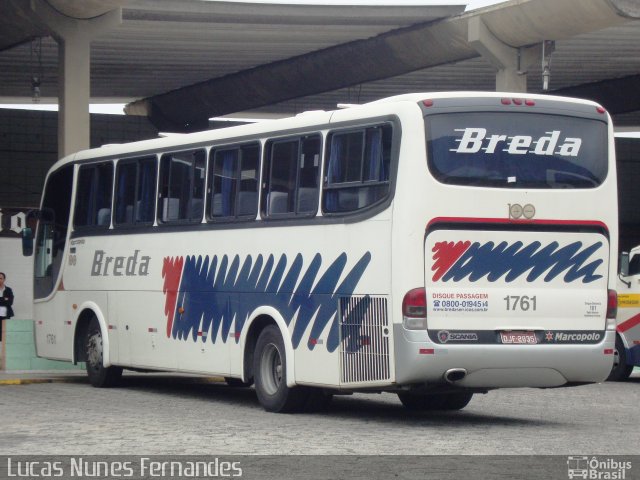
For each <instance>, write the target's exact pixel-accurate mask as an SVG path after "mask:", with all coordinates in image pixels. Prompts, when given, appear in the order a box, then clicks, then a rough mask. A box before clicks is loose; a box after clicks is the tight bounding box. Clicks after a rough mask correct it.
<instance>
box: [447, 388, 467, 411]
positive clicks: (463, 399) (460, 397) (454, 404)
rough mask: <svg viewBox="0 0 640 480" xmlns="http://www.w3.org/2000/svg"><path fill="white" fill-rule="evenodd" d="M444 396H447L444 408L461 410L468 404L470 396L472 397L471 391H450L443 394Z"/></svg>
mask: <svg viewBox="0 0 640 480" xmlns="http://www.w3.org/2000/svg"><path fill="white" fill-rule="evenodd" d="M445 397H447V398H446V400H445V402H444V410H462V409H463V408H464V407H466V406H467V405H469V402H470V401H471V398H473V393H470V392H460V393H450V394H448V395H445Z"/></svg>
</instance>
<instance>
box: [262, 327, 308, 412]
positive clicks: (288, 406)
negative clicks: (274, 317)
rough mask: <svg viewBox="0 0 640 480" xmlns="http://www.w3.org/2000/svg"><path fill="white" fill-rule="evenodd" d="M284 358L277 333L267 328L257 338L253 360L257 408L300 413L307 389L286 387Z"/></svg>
mask: <svg viewBox="0 0 640 480" xmlns="http://www.w3.org/2000/svg"><path fill="white" fill-rule="evenodd" d="M286 371H287V358H286V354H285V349H284V341H283V340H282V335H280V330H279V329H278V327H276V326H275V325H269V326H267V327H266V328H265V329H264V330H262V332H261V333H260V336H259V337H258V341H257V343H256V349H255V354H254V356H253V375H254V382H255V387H256V394H257V395H258V401H259V402H260V405H262V407H263V408H264V409H265V410H267V411H268V412H277V413H287V412H296V411H300V410H302V408H303V407H304V405H305V402H306V401H307V399H308V397H309V391H308V389H305V388H303V387H293V388H289V387H287V382H286V377H285V375H286Z"/></svg>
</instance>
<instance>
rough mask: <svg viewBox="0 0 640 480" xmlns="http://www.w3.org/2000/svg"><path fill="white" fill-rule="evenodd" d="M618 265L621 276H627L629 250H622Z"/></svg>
mask: <svg viewBox="0 0 640 480" xmlns="http://www.w3.org/2000/svg"><path fill="white" fill-rule="evenodd" d="M618 265H620V275H622V276H623V277H628V276H629V252H622V253H621V254H620V259H619V260H618Z"/></svg>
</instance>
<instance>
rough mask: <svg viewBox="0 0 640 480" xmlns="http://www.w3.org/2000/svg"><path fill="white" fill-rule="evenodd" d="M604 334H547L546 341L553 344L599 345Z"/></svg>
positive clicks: (595, 332)
mask: <svg viewBox="0 0 640 480" xmlns="http://www.w3.org/2000/svg"><path fill="white" fill-rule="evenodd" d="M601 338H602V332H597V331H594V332H547V333H546V334H545V340H546V341H547V342H553V343H598V342H599V341H600V339H601Z"/></svg>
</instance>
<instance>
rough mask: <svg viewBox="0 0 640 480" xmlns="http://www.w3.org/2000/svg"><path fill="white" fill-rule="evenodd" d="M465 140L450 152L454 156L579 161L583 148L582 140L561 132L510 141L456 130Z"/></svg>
mask: <svg viewBox="0 0 640 480" xmlns="http://www.w3.org/2000/svg"><path fill="white" fill-rule="evenodd" d="M455 131H456V132H462V137H461V138H460V139H458V140H456V143H458V146H457V147H456V148H452V149H450V150H449V151H451V152H455V153H478V152H480V151H483V152H484V153H496V150H497V151H503V152H507V153H509V154H511V155H526V154H534V155H546V156H552V155H560V156H563V157H577V156H578V152H580V147H581V146H582V139H581V138H571V137H565V138H563V137H562V132H561V131H560V130H552V131H550V132H545V135H543V136H542V137H540V138H535V137H532V136H531V135H514V136H512V137H509V136H507V135H500V134H491V135H488V134H487V129H486V128H456V129H455Z"/></svg>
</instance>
